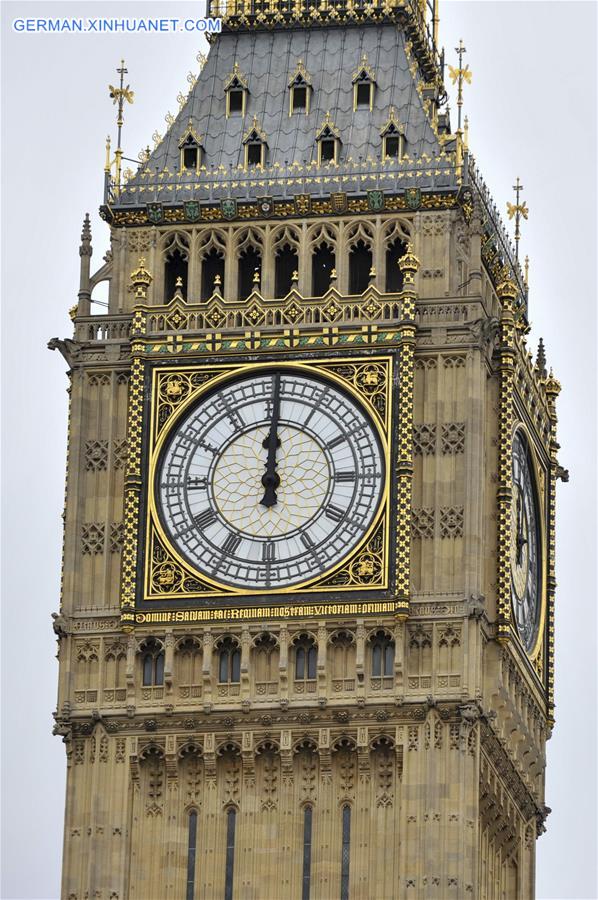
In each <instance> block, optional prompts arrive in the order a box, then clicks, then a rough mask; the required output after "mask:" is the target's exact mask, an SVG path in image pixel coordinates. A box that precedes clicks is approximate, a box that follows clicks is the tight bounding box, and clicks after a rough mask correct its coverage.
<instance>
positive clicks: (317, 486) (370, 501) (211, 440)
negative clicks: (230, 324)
mask: <svg viewBox="0 0 598 900" xmlns="http://www.w3.org/2000/svg"><path fill="white" fill-rule="evenodd" d="M384 482H385V471H384V454H383V452H382V446H381V443H380V438H379V435H378V431H377V429H376V427H375V425H374V424H373V422H372V421H371V419H370V417H369V416H368V414H367V413H366V412H365V410H364V409H363V408H362V407H361V406H360V405H359V404H358V402H357V401H356V400H354V399H353V398H352V397H351V396H349V394H346V393H345V392H344V391H343V390H341V389H340V388H339V387H338V386H337V385H336V383H333V382H329V381H325V380H324V379H320V378H317V377H311V376H308V375H305V374H302V373H300V372H298V371H297V370H294V369H291V368H288V369H284V368H281V369H279V370H274V371H268V372H266V373H259V374H254V375H249V376H245V377H242V378H238V379H237V380H234V381H229V382H226V383H225V384H224V385H223V386H221V387H220V388H219V389H218V390H216V391H215V392H213V393H210V394H209V395H208V396H207V397H206V398H205V399H203V400H201V401H200V402H199V403H198V404H197V405H196V406H194V407H193V408H192V410H191V411H190V412H188V413H187V415H186V416H185V417H184V418H183V419H182V421H180V422H179V424H178V426H177V428H176V429H175V432H174V434H173V435H172V436H171V438H170V440H169V442H168V444H167V446H166V448H165V450H164V451H163V452H162V454H161V457H160V460H159V463H158V467H157V474H156V484H155V495H156V497H157V500H158V508H159V513H160V518H161V521H162V524H163V527H164V530H165V532H166V534H167V535H168V537H169V539H170V541H171V542H172V544H173V545H174V546H175V547H176V548H177V550H178V551H179V553H180V554H181V555H182V556H183V557H184V558H185V559H186V560H187V561H188V562H189V563H190V564H191V565H192V566H193V567H194V568H195V569H196V570H197V571H199V572H201V573H202V574H204V575H207V576H208V577H209V578H210V579H213V580H214V581H217V582H221V583H223V584H228V585H232V586H235V587H240V588H247V589H254V588H255V589H259V588H262V589H266V590H275V589H280V588H285V587H290V586H293V585H297V584H299V583H301V582H305V581H308V580H310V579H313V578H315V577H317V576H319V575H321V574H323V573H324V572H326V571H328V570H329V569H331V568H332V567H334V565H335V564H336V563H337V562H339V561H340V560H342V559H343V558H344V557H345V556H347V555H348V554H349V553H350V551H351V550H352V549H353V548H354V547H355V546H356V545H357V544H358V543H359V542H360V541H361V539H362V538H363V537H364V536H365V534H366V533H367V531H368V530H369V528H370V526H371V524H372V522H373V520H374V518H375V516H376V513H377V511H378V508H379V506H380V502H381V498H382V494H383V489H384Z"/></svg>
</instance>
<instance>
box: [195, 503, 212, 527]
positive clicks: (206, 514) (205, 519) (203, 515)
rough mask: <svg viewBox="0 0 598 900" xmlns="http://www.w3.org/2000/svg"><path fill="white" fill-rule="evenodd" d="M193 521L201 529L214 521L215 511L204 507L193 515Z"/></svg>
mask: <svg viewBox="0 0 598 900" xmlns="http://www.w3.org/2000/svg"><path fill="white" fill-rule="evenodd" d="M193 521H194V522H195V524H196V525H197V527H198V528H200V529H201V530H202V531H203V530H204V529H205V528H208V527H209V526H210V525H211V524H212V523H213V522H215V521H216V513H215V512H214V510H213V509H209V508H208V509H204V511H203V512H200V513H199V514H198V515H197V516H193Z"/></svg>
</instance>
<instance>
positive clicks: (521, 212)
mask: <svg viewBox="0 0 598 900" xmlns="http://www.w3.org/2000/svg"><path fill="white" fill-rule="evenodd" d="M513 190H514V191H515V203H507V213H508V216H509V219H512V218H513V217H515V258H516V259H519V239H520V238H521V229H520V227H519V226H520V224H521V217H522V216H523V218H524V219H527V216H528V213H529V209H528V208H527V205H526V203H525V200H524V201H523V203H520V202H519V200H520V194H521V191H522V190H523V185H522V184H521V182H520V181H519V176H517V181H516V182H515V184H514V185H513ZM526 283H527V278H526Z"/></svg>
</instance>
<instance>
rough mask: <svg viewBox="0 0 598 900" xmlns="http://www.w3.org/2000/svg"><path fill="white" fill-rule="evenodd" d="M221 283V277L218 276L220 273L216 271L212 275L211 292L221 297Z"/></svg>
mask: <svg viewBox="0 0 598 900" xmlns="http://www.w3.org/2000/svg"><path fill="white" fill-rule="evenodd" d="M221 285H222V279H221V278H220V275H219V274H218V273H216V275H215V276H214V287H213V288H212V294H215V295H216V296H217V297H221V296H222V291H221Z"/></svg>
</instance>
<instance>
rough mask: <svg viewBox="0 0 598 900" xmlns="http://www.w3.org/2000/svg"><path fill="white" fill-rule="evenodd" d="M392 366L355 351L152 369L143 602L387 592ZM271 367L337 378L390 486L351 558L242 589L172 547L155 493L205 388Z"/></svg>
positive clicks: (389, 361) (386, 358)
mask: <svg viewBox="0 0 598 900" xmlns="http://www.w3.org/2000/svg"><path fill="white" fill-rule="evenodd" d="M393 363H394V361H393V358H392V357H391V356H367V357H358V356H351V357H342V358H330V357H328V358H326V357H323V358H319V359H310V360H304V361H303V360H299V361H282V360H280V361H278V360H277V361H275V362H272V361H269V362H267V361H263V362H257V363H241V362H237V363H233V362H231V363H222V364H208V365H197V364H189V365H182V366H181V365H179V366H165V367H161V366H160V367H154V368H153V370H152V373H151V379H152V383H151V412H150V422H149V434H148V442H149V446H148V466H147V469H148V476H149V477H148V487H147V499H148V502H147V508H146V513H145V517H144V523H143V528H144V538H145V540H144V543H145V551H144V565H143V600H144V601H148V602H152V603H153V602H160V603H168V604H169V605H173V606H174V605H175V604H176V603H177V601H184V602H186V603H187V602H188V601H191V600H197V599H202V600H206V599H215V600H216V599H219V600H226V599H227V598H231V599H233V598H236V597H250V596H252V597H255V596H256V595H260V596H272V595H281V594H304V593H308V594H313V593H318V592H322V591H326V592H330V591H334V592H335V593H336V592H347V591H359V592H363V591H374V590H375V591H385V590H388V588H389V562H390V514H391V510H390V484H391V478H392V471H391V457H390V440H391V435H392V384H393ZM273 367H276V368H277V369H278V368H280V369H289V370H295V371H303V372H307V373H310V374H312V375H317V376H319V377H321V378H324V379H326V380H328V381H330V382H332V383H335V384H336V385H337V386H338V387H340V388H341V389H342V390H344V391H345V392H347V393H349V394H350V395H351V396H352V397H353V398H354V399H355V400H356V402H357V403H358V404H359V405H360V406H361V407H362V408H363V409H365V411H366V412H367V414H368V415H369V418H370V419H371V420H372V422H373V424H374V426H375V428H376V431H377V434H378V437H379V440H380V444H381V447H382V452H383V457H384V461H385V483H384V488H383V491H382V497H381V500H380V505H379V508H378V511H377V513H376V516H375V517H374V519H373V521H372V523H371V525H370V527H369V528H368V530H367V532H366V534H365V535H364V536H363V538H362V539H361V540H360V541H359V543H358V544H357V545H356V546H355V547H354V548H353V550H352V551H351V552H350V553H349V554H348V555H347V556H345V557H343V558H342V559H341V560H339V561H338V563H337V564H336V565H334V566H332V567H331V568H330V569H329V570H328V571H327V572H325V573H324V574H321V575H318V576H316V577H315V578H310V579H306V580H305V581H303V582H301V583H298V584H294V585H292V586H291V587H288V588H280V587H278V588H275V589H268V590H265V589H261V588H260V589H256V588H253V589H243V588H238V587H233V586H230V585H226V584H222V583H220V582H218V581H217V580H216V579H212V578H210V577H208V576H206V575H204V574H202V573H200V572H198V571H197V570H195V569H194V568H193V566H191V565H190V564H189V563H188V562H187V561H186V560H185V559H184V558H183V557H182V556H181V555H180V554H179V553H178V551H177V550H176V548H175V547H174V546H173V545H172V544H171V542H170V541H169V539H168V537H167V535H166V534H165V532H164V529H163V528H162V525H161V523H160V520H159V516H158V513H157V507H156V498H155V495H154V483H155V477H156V468H157V463H158V459H159V457H160V454H161V451H162V448H163V446H164V444H165V442H166V440H167V439H168V436H169V435H170V433H171V430H172V428H173V427H175V425H176V423H177V421H179V420H180V418H181V417H183V416H184V414H185V412H186V411H187V410H188V409H189V408H190V407H191V406H192V405H194V404H195V403H196V402H197V401H198V400H199V399H200V398H201V397H202V396H203V395H204V394H205V393H207V392H208V391H211V390H213V389H214V388H216V387H217V386H218V385H220V384H223V383H226V382H227V381H229V380H231V379H233V378H235V379H236V378H239V377H242V376H243V375H245V374H247V373H251V372H258V371H264V370H268V369H272V368H273Z"/></svg>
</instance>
